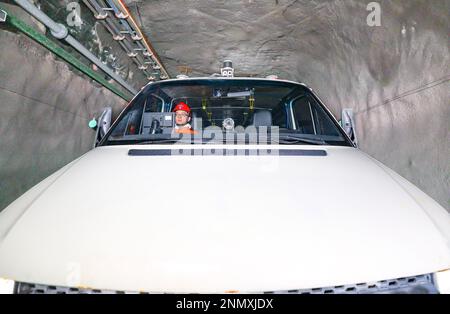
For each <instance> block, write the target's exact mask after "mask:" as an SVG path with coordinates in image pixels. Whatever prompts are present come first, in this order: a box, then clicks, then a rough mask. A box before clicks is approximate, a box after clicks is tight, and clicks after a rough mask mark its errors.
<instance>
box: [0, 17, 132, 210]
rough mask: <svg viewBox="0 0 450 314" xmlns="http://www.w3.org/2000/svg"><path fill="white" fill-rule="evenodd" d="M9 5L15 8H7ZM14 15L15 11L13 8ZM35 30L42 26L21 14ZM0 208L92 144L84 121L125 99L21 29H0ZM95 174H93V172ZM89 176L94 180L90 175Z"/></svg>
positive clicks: (117, 108)
mask: <svg viewBox="0 0 450 314" xmlns="http://www.w3.org/2000/svg"><path fill="white" fill-rule="evenodd" d="M11 9H12V10H13V9H14V8H11ZM15 13H16V15H17V14H20V12H19V11H17V10H16V11H15ZM21 18H23V19H24V20H26V22H27V23H28V24H29V25H32V23H33V24H34V27H36V28H37V29H39V28H41V29H42V26H41V25H39V24H38V23H37V22H35V21H34V20H32V19H31V18H29V17H26V16H25V15H24V14H21ZM0 56H1V57H0V210H2V209H4V208H5V207H6V206H7V205H8V204H9V203H11V202H12V201H14V200H15V199H16V198H17V197H19V196H20V195H21V194H23V193H24V192H26V191H27V190H28V189H29V188H30V187H32V186H33V185H35V184H36V183H38V182H39V181H41V180H42V179H44V178H45V177H47V176H48V175H50V174H51V173H53V172H54V171H56V170H57V169H59V168H60V167H62V166H64V165H65V164H67V163H69V162H70V161H72V160H73V159H75V158H77V157H78V156H80V155H82V154H84V153H85V152H87V151H88V150H90V149H91V148H92V145H93V141H94V135H95V132H94V131H93V130H91V129H89V128H88V122H89V120H91V119H92V118H93V117H94V116H96V117H98V115H99V114H100V113H101V111H102V110H103V108H104V107H106V106H111V107H113V112H114V114H115V115H116V114H117V113H118V112H119V111H120V110H121V109H122V108H123V106H124V105H125V101H124V100H123V99H121V98H119V97H118V96H116V95H115V94H113V93H112V92H110V91H109V90H107V89H106V88H101V87H100V86H99V85H98V84H97V83H95V84H94V83H93V82H92V81H91V80H90V79H89V78H87V77H84V76H82V75H81V74H79V73H75V72H74V71H73V69H71V68H69V66H68V65H67V64H66V63H64V62H63V61H61V60H59V59H57V58H56V56H55V55H53V54H52V53H51V52H49V51H47V50H46V49H45V48H44V47H42V46H40V45H39V44H38V43H36V42H34V41H33V40H31V39H30V38H28V37H26V36H25V35H23V34H18V33H14V32H11V31H9V30H5V29H0ZM93 175H95V174H93ZM93 179H95V178H94V177H93Z"/></svg>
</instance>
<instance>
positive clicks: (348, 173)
mask: <svg viewBox="0 0 450 314" xmlns="http://www.w3.org/2000/svg"><path fill="white" fill-rule="evenodd" d="M181 101H182V102H184V103H185V104H187V105H188V106H189V107H190V110H191V121H190V124H191V126H192V129H193V131H192V130H190V131H192V132H188V133H178V132H175V131H174V130H175V129H176V126H175V122H174V120H175V119H176V117H175V115H174V113H173V112H172V108H174V106H175V105H177V104H179V102H181ZM350 122H351V120H350ZM449 268H450V217H449V214H448V213H447V211H446V210H445V209H444V208H442V207H441V206H439V205H438V204H437V203H436V202H435V201H433V200H432V199H431V198H430V197H428V196H427V195H426V194H424V193H423V192H422V191H420V190H419V189H418V188H416V187H415V186H414V185H412V184H411V183H410V182H408V181H407V180H405V179H404V178H402V177H401V176H400V175H398V174H396V173H395V172H393V171H392V170H390V169H389V168H387V167H386V166H384V165H382V164H381V163H379V162H378V161H376V160H374V159H373V158H371V157H369V156H368V155H366V154H364V153H363V152H361V151H360V150H359V149H358V148H357V147H356V145H355V144H354V143H353V142H352V140H351V139H350V138H349V136H348V135H347V134H346V132H345V131H344V129H343V128H342V127H341V126H340V125H339V123H338V122H337V121H336V120H335V118H334V117H333V116H332V115H331V113H330V112H329V111H328V110H327V109H326V108H325V106H324V105H323V104H322V102H321V101H320V100H319V99H318V98H317V96H316V95H315V94H314V93H313V92H312V90H311V89H310V88H308V87H306V86H305V85H303V84H299V83H295V82H289V81H282V80H276V79H253V78H223V77H218V78H217V77H215V78H196V79H189V78H184V79H175V80H167V81H160V82H155V83H151V84H149V85H147V86H146V87H145V88H143V89H142V90H141V92H140V93H139V94H138V95H137V96H136V97H135V98H134V99H133V100H132V101H131V103H130V104H129V105H128V106H127V108H126V109H125V110H124V111H123V112H122V113H121V115H120V116H119V118H118V119H117V120H116V121H115V123H114V124H113V125H112V127H111V128H110V129H109V131H108V132H106V134H104V136H103V138H102V139H101V141H99V143H98V144H97V145H96V147H95V148H94V149H93V150H91V151H89V152H88V153H86V154H85V155H83V156H81V157H80V158H78V159H76V160H74V161H73V162H71V163H70V164H68V165H66V166H65V167H63V168H62V169H60V170H59V171H57V172H56V173H54V174H53V175H51V176H49V177H48V178H46V179H45V180H43V181H42V182H41V183H39V184H38V185H36V186H35V187H33V188H32V189H31V190H29V191H28V192H27V193H25V194H24V195H23V196H21V197H20V198H19V199H17V200H16V201H15V202H14V203H12V204H11V205H10V206H9V207H7V208H6V209H5V210H4V211H2V212H1V213H0V277H1V278H3V281H2V287H3V289H4V291H5V290H8V291H12V290H14V292H15V293H80V292H82V293H105V292H106V293H116V292H126V293H138V292H148V293H226V292H239V293H439V292H440V293H445V292H449V291H450V290H449V289H450V287H449V283H450V278H449V277H450V271H449V270H448V269H449Z"/></svg>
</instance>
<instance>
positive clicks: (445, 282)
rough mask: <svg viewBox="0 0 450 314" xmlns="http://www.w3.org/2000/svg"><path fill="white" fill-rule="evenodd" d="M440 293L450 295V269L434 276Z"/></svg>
mask: <svg viewBox="0 0 450 314" xmlns="http://www.w3.org/2000/svg"><path fill="white" fill-rule="evenodd" d="M434 278H435V280H436V285H437V288H438V290H439V293H442V294H450V268H449V269H446V270H443V271H438V272H437V273H435V274H434Z"/></svg>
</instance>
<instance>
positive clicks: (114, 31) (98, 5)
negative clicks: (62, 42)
mask: <svg viewBox="0 0 450 314" xmlns="http://www.w3.org/2000/svg"><path fill="white" fill-rule="evenodd" d="M83 2H84V3H85V4H86V6H87V7H88V8H89V9H90V10H91V11H92V13H93V14H94V16H95V17H98V18H97V19H99V20H102V19H103V17H104V16H106V17H108V16H109V13H108V12H105V10H108V11H111V10H113V11H114V12H115V13H116V14H115V16H116V18H119V17H124V15H121V14H120V11H119V9H118V8H117V7H116V6H114V4H113V3H111V2H109V4H110V5H111V6H112V8H106V5H105V3H104V1H101V0H83ZM102 12H104V15H102V14H103V13H102ZM100 22H101V23H102V25H103V26H104V27H105V28H106V29H107V30H108V31H109V32H110V33H111V35H112V36H113V39H114V40H116V41H118V42H119V43H120V45H121V46H122V48H123V49H124V50H125V52H126V53H127V54H128V56H129V57H130V58H132V59H133V62H134V63H136V65H137V66H138V68H139V69H140V70H143V71H144V74H145V75H147V77H150V76H151V75H149V74H148V73H147V72H146V71H145V70H147V68H148V65H149V64H150V65H151V66H152V67H154V68H156V69H159V68H160V67H159V66H156V64H157V63H156V61H155V60H153V58H152V57H153V53H152V52H149V51H148V49H147V48H146V47H145V46H144V45H143V44H142V39H143V38H142V36H140V35H138V34H137V33H136V31H134V30H133V28H132V27H131V26H130V25H129V23H128V22H127V21H126V20H124V19H123V18H122V19H120V22H119V23H120V24H121V26H123V27H120V26H117V25H116V22H115V21H114V19H111V18H106V19H104V20H102V21H100ZM123 28H125V29H124V30H123ZM121 29H122V30H121ZM124 34H129V35H130V36H131V39H132V40H133V42H131V43H130V42H129V39H128V38H127V37H125V36H124ZM133 44H136V45H137V48H133V47H132V46H133ZM137 51H140V52H142V55H143V56H144V59H145V58H149V59H150V61H146V60H140V58H139V54H138V53H137ZM136 58H138V60H136ZM155 66H156V67H155Z"/></svg>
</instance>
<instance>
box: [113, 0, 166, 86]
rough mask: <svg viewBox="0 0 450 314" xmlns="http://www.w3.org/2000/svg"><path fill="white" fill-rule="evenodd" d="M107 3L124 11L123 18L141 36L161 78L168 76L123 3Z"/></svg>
mask: <svg viewBox="0 0 450 314" xmlns="http://www.w3.org/2000/svg"><path fill="white" fill-rule="evenodd" d="M108 2H109V3H111V2H113V3H114V4H115V5H116V8H117V9H119V10H120V11H121V12H122V13H124V16H127V17H126V18H124V19H125V20H126V21H127V22H129V23H130V25H131V27H132V28H133V29H134V30H135V31H136V32H137V33H138V34H139V35H140V37H142V41H143V43H144V45H145V46H146V48H147V51H148V52H150V53H151V55H152V58H153V59H154V60H155V62H156V63H157V64H158V66H159V67H160V70H161V72H162V74H163V75H161V79H166V78H169V74H168V72H167V71H166V69H165V67H164V66H163V64H162V62H161V61H160V60H159V58H158V56H157V54H156V52H155V51H154V49H153V47H152V46H151V45H150V43H148V42H147V40H146V39H145V36H144V35H143V33H142V31H141V29H140V27H139V26H138V25H137V23H136V22H135V21H134V19H133V17H132V16H131V14H130V12H129V11H128V9H127V7H126V6H125V4H124V3H123V2H122V0H108Z"/></svg>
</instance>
